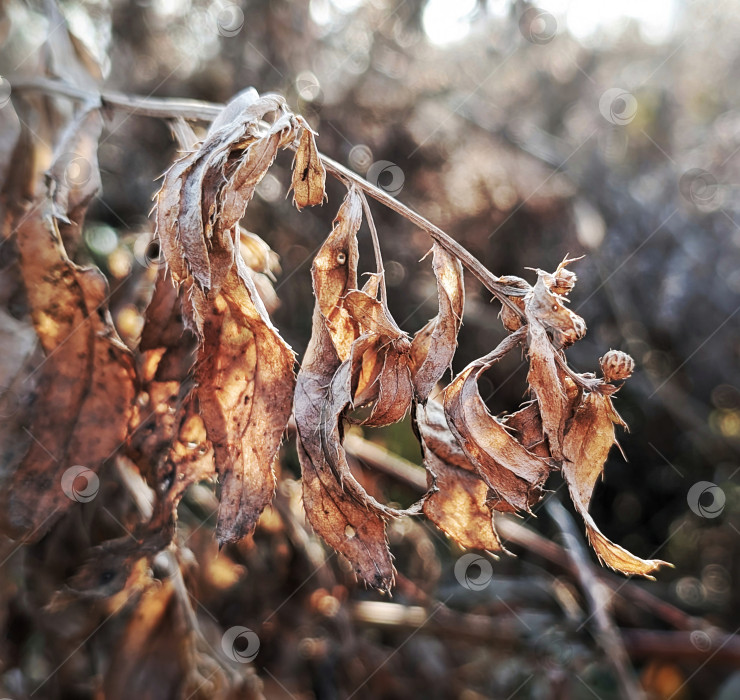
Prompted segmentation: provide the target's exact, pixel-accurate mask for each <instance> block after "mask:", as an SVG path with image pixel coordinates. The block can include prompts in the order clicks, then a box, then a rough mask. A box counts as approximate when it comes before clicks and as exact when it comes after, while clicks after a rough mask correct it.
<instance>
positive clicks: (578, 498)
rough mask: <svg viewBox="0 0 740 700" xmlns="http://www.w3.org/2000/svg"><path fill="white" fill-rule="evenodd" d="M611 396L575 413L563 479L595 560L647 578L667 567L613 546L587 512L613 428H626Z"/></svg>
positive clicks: (594, 397) (595, 398)
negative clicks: (662, 567) (582, 522)
mask: <svg viewBox="0 0 740 700" xmlns="http://www.w3.org/2000/svg"><path fill="white" fill-rule="evenodd" d="M626 357H629V356H628V355H627V356H626ZM629 359H630V360H631V359H632V358H629ZM612 393H614V387H612V386H610V385H606V386H605V387H604V391H602V392H591V393H589V394H587V395H586V396H585V398H584V399H583V402H582V403H581V404H580V406H579V407H578V409H577V410H576V412H575V415H574V416H573V420H572V422H571V424H570V427H569V429H568V432H567V434H566V436H565V440H564V442H563V456H564V458H565V459H564V461H563V466H562V470H563V476H564V477H565V480H566V482H567V483H568V490H569V491H570V495H571V498H572V499H573V504H574V505H575V507H576V510H577V511H578V512H579V514H580V515H581V517H582V518H583V520H584V523H585V524H586V534H587V535H588V540H589V542H590V543H591V546H592V547H593V548H594V551H595V552H596V554H597V555H598V557H599V559H600V560H601V561H602V562H603V563H604V564H606V565H607V566H609V567H610V568H612V569H615V570H617V571H621V572H622V573H623V574H628V575H629V574H637V575H640V576H646V577H648V578H651V577H650V574H652V573H653V572H654V571H656V570H657V569H658V568H660V567H661V566H663V565H668V566H670V565H669V564H667V563H666V562H664V561H661V560H659V559H649V560H643V559H640V558H639V557H636V556H635V555H633V554H630V553H629V552H628V551H627V550H626V549H623V548H622V547H620V546H619V545H617V544H614V542H611V541H610V540H609V539H607V538H606V537H605V536H604V535H603V534H602V533H601V531H600V530H599V528H598V527H597V526H596V523H595V522H594V521H593V518H592V517H591V516H590V515H589V512H588V508H589V504H590V502H591V494H592V493H593V490H594V486H595V484H596V480H597V479H598V478H599V476H601V474H602V472H603V470H604V463H605V462H606V458H607V456H608V454H609V451H610V450H611V448H612V445H614V444H615V443H616V437H615V434H614V425H615V424H617V425H621V426H623V427H627V426H626V424H625V423H624V421H623V420H622V418H621V417H620V416H619V414H618V413H617V412H616V410H615V409H614V406H613V405H612V400H611V396H610V394H612Z"/></svg>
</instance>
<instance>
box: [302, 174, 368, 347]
mask: <svg viewBox="0 0 740 700" xmlns="http://www.w3.org/2000/svg"><path fill="white" fill-rule="evenodd" d="M360 224H362V200H361V198H360V194H359V192H358V190H357V189H356V188H355V187H350V188H349V190H348V191H347V194H346V196H345V198H344V201H343V202H342V205H341V206H340V207H339V211H338V212H337V216H336V218H335V219H334V228H333V229H332V231H331V233H330V234H329V237H328V238H327V239H326V241H324V244H323V245H322V246H321V248H320V249H319V252H318V253H317V254H316V257H315V258H314V261H313V265H312V266H311V276H312V279H313V290H314V294H315V296H316V303H317V306H318V310H319V313H320V314H321V315H322V316H323V318H324V319H325V321H324V322H325V324H326V329H327V331H328V332H329V336H330V338H331V341H332V343H333V345H334V347H335V349H336V351H337V355H338V356H339V359H340V360H341V361H344V360H346V359H348V358H349V355H350V350H351V348H352V343H354V342H355V340H356V339H357V336H358V335H359V333H358V327H357V322H356V321H355V319H354V318H353V317H352V315H351V314H350V312H349V311H348V310H347V308H346V304H345V295H346V294H347V293H348V292H349V291H351V290H353V289H356V288H357V263H358V259H359V252H358V248H357V232H358V231H359V230H360Z"/></svg>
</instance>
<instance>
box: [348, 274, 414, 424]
mask: <svg viewBox="0 0 740 700" xmlns="http://www.w3.org/2000/svg"><path fill="white" fill-rule="evenodd" d="M381 284H382V280H381ZM344 303H345V307H346V309H347V311H348V312H349V314H350V316H351V317H352V318H353V319H354V320H355V321H356V322H357V323H358V325H359V327H360V330H361V332H362V333H363V335H362V336H361V337H360V338H359V339H358V340H357V341H356V343H357V345H356V346H353V350H352V354H353V357H354V358H355V363H356V362H357V359H359V358H361V360H362V362H361V364H362V369H361V371H360V379H359V381H358V383H357V390H356V393H355V403H356V404H357V405H358V406H359V405H362V404H366V403H372V410H371V412H370V415H369V416H368V417H367V418H366V419H365V420H363V421H362V422H363V424H364V425H368V426H383V425H390V424H391V423H396V422H398V421H400V420H401V419H402V418H403V417H404V416H405V415H406V413H407V412H408V410H409V408H410V407H411V401H412V399H413V385H412V381H411V354H410V353H411V343H410V342H409V340H408V336H407V335H406V333H404V332H403V331H402V330H401V329H400V328H399V327H398V325H397V324H396V322H395V320H394V319H393V317H392V316H391V314H390V311H389V310H388V307H387V306H386V304H385V303H384V302H382V301H378V300H377V299H376V298H374V297H372V296H370V295H369V294H367V293H366V292H363V291H353V292H349V293H348V294H347V295H346V296H345V299H344ZM353 376H355V375H353Z"/></svg>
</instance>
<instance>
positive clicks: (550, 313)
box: [525, 270, 586, 461]
mask: <svg viewBox="0 0 740 700" xmlns="http://www.w3.org/2000/svg"><path fill="white" fill-rule="evenodd" d="M548 282H549V284H550V285H551V286H552V285H554V284H555V278H554V277H553V276H552V275H548V273H543V272H542V271H541V270H538V280H537V283H536V284H535V286H534V287H533V288H532V291H531V292H530V293H529V294H528V296H527V297H526V302H525V312H526V315H527V322H528V326H527V327H528V329H529V335H528V345H529V349H528V352H529V374H528V375H527V381H528V382H529V385H530V387H531V389H532V391H533V393H534V395H535V397H536V398H537V403H538V404H539V407H540V415H541V416H542V425H543V427H544V432H545V435H546V436H547V439H548V442H549V446H550V452H551V453H552V456H553V458H554V459H556V460H558V461H559V460H561V459H562V458H563V448H562V445H563V432H564V430H565V422H566V420H567V419H568V417H569V416H568V409H569V402H568V397H567V393H566V390H565V387H564V386H563V384H562V382H561V379H560V373H559V371H558V362H557V358H556V354H557V353H560V352H561V351H560V350H559V349H557V348H560V347H564V346H567V345H570V344H572V343H574V342H575V341H576V340H578V339H579V338H582V337H583V335H584V334H585V332H586V324H585V323H584V322H583V319H582V318H581V317H580V316H578V315H576V314H574V313H573V312H572V311H570V309H568V308H566V307H565V305H564V304H563V301H564V299H563V298H562V297H560V296H558V295H555V294H553V293H552V292H550V291H549V288H548ZM548 331H549V332H550V333H551V334H552V336H553V340H554V342H555V345H556V346H557V348H556V347H554V346H553V341H551V339H550V337H549V335H548Z"/></svg>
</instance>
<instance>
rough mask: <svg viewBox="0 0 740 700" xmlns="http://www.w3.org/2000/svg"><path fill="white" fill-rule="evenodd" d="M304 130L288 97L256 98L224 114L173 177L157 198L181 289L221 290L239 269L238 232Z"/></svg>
mask: <svg viewBox="0 0 740 700" xmlns="http://www.w3.org/2000/svg"><path fill="white" fill-rule="evenodd" d="M270 113H276V114H277V116H276V117H275V119H274V120H273V122H272V123H271V124H270V125H269V126H268V127H267V128H266V129H265V128H264V126H263V125H262V124H261V120H262V119H264V118H265V117H266V116H267V115H268V114H270ZM297 129H298V122H297V121H296V120H295V117H294V116H293V115H292V114H291V113H290V112H289V111H288V110H287V108H286V106H285V101H284V100H283V99H282V98H281V97H278V96H276V95H264V96H262V97H259V96H258V95H257V93H256V92H255V91H253V90H248V91H245V92H244V93H241V94H240V95H238V96H237V97H236V98H235V99H234V100H232V101H231V102H230V103H229V104H228V105H227V106H226V107H225V108H224V111H223V112H222V114H221V115H219V118H217V119H216V120H215V121H214V122H213V124H212V125H211V128H210V130H209V131H208V134H207V135H206V138H205V140H204V141H203V143H201V144H200V145H199V146H198V147H197V148H196V149H195V150H194V151H192V152H191V153H186V154H184V155H183V156H182V157H181V158H179V159H178V160H176V161H175V163H174V164H173V165H172V166H171V167H170V168H169V170H168V171H167V172H166V173H165V175H164V179H163V183H162V187H161V189H160V190H159V192H158V193H157V195H156V199H157V205H156V212H157V213H156V219H157V235H158V236H159V238H160V240H161V245H162V252H163V254H164V257H165V259H166V261H167V264H168V266H169V268H170V270H171V271H172V276H173V278H174V279H175V281H176V282H182V281H184V280H185V279H187V277H188V276H189V274H192V276H193V278H194V279H195V281H196V283H197V284H198V285H199V286H200V287H201V288H202V289H214V291H217V290H218V287H219V285H220V283H222V282H223V279H224V278H225V277H226V275H227V274H228V270H229V269H230V267H231V265H230V263H231V262H233V257H234V250H235V243H234V239H235V238H236V236H237V235H238V232H237V231H236V230H235V226H236V224H237V222H238V221H239V219H241V218H242V217H243V216H244V213H245V210H246V207H247V204H248V203H249V201H250V200H251V198H252V196H253V195H254V189H255V187H256V186H257V184H258V183H259V182H260V180H261V179H262V178H263V177H264V175H265V173H266V172H267V170H268V168H269V167H270V165H271V164H272V162H273V160H274V159H275V155H276V154H277V151H278V149H279V148H281V147H282V148H285V147H287V146H288V145H290V144H291V143H292V141H293V139H294V137H295V134H296V132H297ZM237 243H238V241H237ZM209 245H210V248H209Z"/></svg>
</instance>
